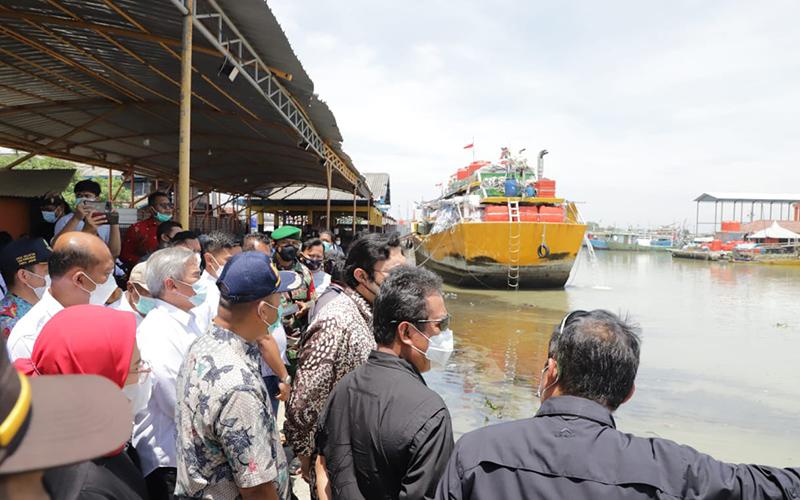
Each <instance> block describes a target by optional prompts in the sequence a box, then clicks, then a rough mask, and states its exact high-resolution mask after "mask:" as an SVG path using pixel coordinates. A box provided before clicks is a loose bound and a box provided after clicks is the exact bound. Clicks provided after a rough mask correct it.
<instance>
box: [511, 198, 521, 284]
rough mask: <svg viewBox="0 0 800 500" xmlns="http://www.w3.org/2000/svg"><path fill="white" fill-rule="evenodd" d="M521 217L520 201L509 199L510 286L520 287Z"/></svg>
mask: <svg viewBox="0 0 800 500" xmlns="http://www.w3.org/2000/svg"><path fill="white" fill-rule="evenodd" d="M519 223H520V218H519V202H518V201H516V200H508V287H509V288H513V289H514V290H517V289H519V254H520V250H521V249H522V234H521V232H522V231H521V228H520V224H519Z"/></svg>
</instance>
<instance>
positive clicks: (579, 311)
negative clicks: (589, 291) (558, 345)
mask: <svg viewBox="0 0 800 500" xmlns="http://www.w3.org/2000/svg"><path fill="white" fill-rule="evenodd" d="M587 314H589V312H588V311H584V310H583V309H576V310H574V311H572V312H569V313H567V315H566V316H564V319H562V320H561V326H560V327H559V328H558V334H559V335H563V334H564V327H565V326H567V325H568V324H569V322H570V321H571V320H572V319H576V318H579V317H581V316H585V315H587Z"/></svg>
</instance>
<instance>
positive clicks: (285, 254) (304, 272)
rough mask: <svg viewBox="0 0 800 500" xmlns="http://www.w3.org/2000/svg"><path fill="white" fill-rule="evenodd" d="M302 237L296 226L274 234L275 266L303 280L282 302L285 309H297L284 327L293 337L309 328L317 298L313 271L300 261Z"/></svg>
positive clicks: (277, 230)
mask: <svg viewBox="0 0 800 500" xmlns="http://www.w3.org/2000/svg"><path fill="white" fill-rule="evenodd" d="M301 235H302V233H301V231H300V228H298V227H295V226H281V227H279V228H278V229H276V230H275V231H273V232H272V241H273V248H274V249H275V254H274V256H273V258H274V262H275V265H277V266H278V269H279V270H281V271H294V272H296V273H297V274H298V275H299V276H300V277H301V279H302V280H303V284H302V286H301V287H300V288H298V289H297V290H295V291H294V292H292V293H290V294H287V295H286V296H284V299H283V300H282V302H281V304H282V305H283V306H284V309H287V310H288V309H291V308H294V309H296V311H295V312H294V313H293V314H292V316H291V318H290V319H289V321H288V324H285V325H284V326H285V327H286V328H287V333H288V334H289V335H293V336H299V335H300V333H301V332H302V331H303V330H305V328H306V326H308V310H309V309H310V308H311V306H312V305H313V302H314V299H315V298H316V293H315V291H314V278H313V277H312V276H311V271H309V270H308V268H307V267H306V266H304V265H303V264H302V263H301V262H300V260H299V259H298V254H299V252H300V237H301ZM290 306H291V308H290Z"/></svg>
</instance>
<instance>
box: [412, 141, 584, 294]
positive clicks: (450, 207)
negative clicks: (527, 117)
mask: <svg viewBox="0 0 800 500" xmlns="http://www.w3.org/2000/svg"><path fill="white" fill-rule="evenodd" d="M545 154H547V151H542V152H540V153H539V162H538V163H539V166H538V171H537V172H536V173H534V172H533V171H532V169H530V168H529V167H528V165H527V161H525V160H524V159H519V158H512V157H511V155H510V154H509V152H508V150H507V149H505V148H504V149H503V153H502V154H501V161H500V162H499V164H492V163H490V162H473V163H472V164H470V165H469V166H468V167H466V168H464V169H460V170H459V172H458V173H457V174H456V175H454V176H453V177H451V179H450V182H449V184H448V187H447V192H446V194H444V195H443V196H442V197H440V198H438V199H436V200H433V201H430V202H426V203H423V204H422V205H421V207H420V208H421V210H422V216H421V217H420V219H419V220H418V222H417V228H416V245H415V254H416V255H415V256H416V259H417V264H418V265H423V266H425V267H427V268H429V269H431V270H433V271H435V272H437V273H438V274H440V275H441V276H442V278H443V279H444V280H445V282H447V283H450V284H453V285H457V286H467V287H486V288H493V289H505V288H512V289H516V288H525V289H537V288H561V287H563V286H564V284H565V283H566V282H567V280H568V279H569V275H570V272H571V270H572V267H573V265H574V263H575V260H576V258H577V256H578V252H579V251H580V249H581V245H582V243H583V240H584V237H585V233H586V224H584V223H582V222H581V221H580V216H579V214H578V210H577V208H576V207H575V205H574V203H570V202H568V201H566V200H565V199H563V198H559V197H556V194H555V181H554V180H551V179H546V178H544V171H543V170H544V168H543V157H544V155H545Z"/></svg>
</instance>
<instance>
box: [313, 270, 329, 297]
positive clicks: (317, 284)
mask: <svg viewBox="0 0 800 500" xmlns="http://www.w3.org/2000/svg"><path fill="white" fill-rule="evenodd" d="M311 278H313V280H314V290H316V292H317V297H319V296H320V294H322V292H324V291H325V289H326V288H328V285H330V284H331V275H330V274H328V273H326V272H325V271H323V270H322V269H319V270H317V271H314V272H312V273H311Z"/></svg>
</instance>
